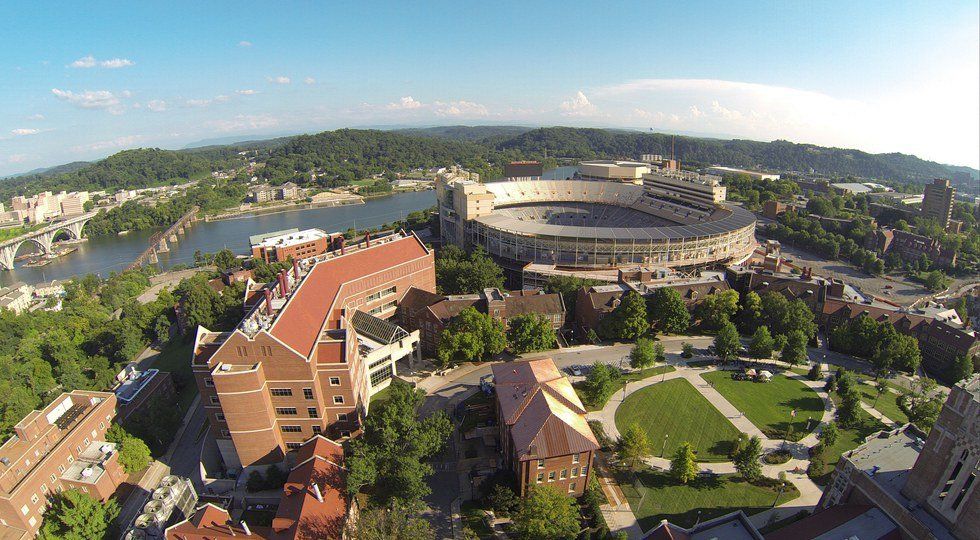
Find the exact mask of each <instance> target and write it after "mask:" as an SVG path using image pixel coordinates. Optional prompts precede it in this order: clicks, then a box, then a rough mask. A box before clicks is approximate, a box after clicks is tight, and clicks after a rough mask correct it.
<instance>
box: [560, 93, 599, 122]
mask: <svg viewBox="0 0 980 540" xmlns="http://www.w3.org/2000/svg"><path fill="white" fill-rule="evenodd" d="M558 108H559V110H561V114H562V115H563V116H591V115H594V114H595V113H596V107H595V105H593V104H592V102H591V101H589V98H588V97H587V96H586V95H585V93H583V92H582V91H581V90H579V91H578V92H576V93H575V95H574V96H572V98H571V99H568V100H566V101H563V102H561V105H559V106H558Z"/></svg>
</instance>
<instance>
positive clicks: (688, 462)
mask: <svg viewBox="0 0 980 540" xmlns="http://www.w3.org/2000/svg"><path fill="white" fill-rule="evenodd" d="M670 476H671V478H673V479H674V480H676V481H677V482H680V483H681V484H686V483H688V482H690V481H691V480H694V479H695V478H697V477H698V465H697V463H695V462H694V450H693V449H692V448H691V443H689V442H685V443H684V444H682V445H680V447H678V448H677V451H676V452H674V457H673V458H672V459H671V460H670Z"/></svg>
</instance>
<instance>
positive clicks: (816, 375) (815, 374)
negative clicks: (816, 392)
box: [806, 363, 821, 381]
mask: <svg viewBox="0 0 980 540" xmlns="http://www.w3.org/2000/svg"><path fill="white" fill-rule="evenodd" d="M820 375H821V373H820V364H817V363H814V364H813V365H812V366H810V371H808V372H807V374H806V378H807V379H810V380H811V381H816V380H819V379H820Z"/></svg>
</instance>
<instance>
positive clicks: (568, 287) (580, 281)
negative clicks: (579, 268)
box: [544, 276, 601, 314]
mask: <svg viewBox="0 0 980 540" xmlns="http://www.w3.org/2000/svg"><path fill="white" fill-rule="evenodd" d="M599 283H601V282H600V281H597V280H594V279H587V278H580V277H576V276H552V277H550V278H548V282H547V283H545V286H544V291H545V292H546V293H552V294H553V293H558V294H561V299H562V302H564V303H565V310H566V311H568V313H569V314H571V313H575V303H576V301H577V300H578V292H579V290H581V289H582V288H583V287H591V286H592V285H598V284H599Z"/></svg>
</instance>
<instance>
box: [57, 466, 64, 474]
mask: <svg viewBox="0 0 980 540" xmlns="http://www.w3.org/2000/svg"><path fill="white" fill-rule="evenodd" d="M58 472H59V473H63V472H65V466H64V465H58Z"/></svg>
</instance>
